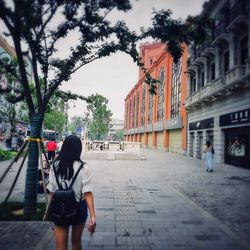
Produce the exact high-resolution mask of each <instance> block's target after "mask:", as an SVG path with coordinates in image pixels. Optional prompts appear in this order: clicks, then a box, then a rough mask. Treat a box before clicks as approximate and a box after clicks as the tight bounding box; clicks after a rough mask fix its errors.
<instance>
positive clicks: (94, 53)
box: [0, 0, 138, 215]
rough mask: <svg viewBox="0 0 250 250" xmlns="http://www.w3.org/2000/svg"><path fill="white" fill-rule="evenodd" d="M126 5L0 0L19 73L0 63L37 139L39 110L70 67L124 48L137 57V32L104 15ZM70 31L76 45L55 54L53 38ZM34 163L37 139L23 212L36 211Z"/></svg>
mask: <svg viewBox="0 0 250 250" xmlns="http://www.w3.org/2000/svg"><path fill="white" fill-rule="evenodd" d="M130 8H131V5H130V2H129V0H124V1H116V0H111V1H106V0H98V1H94V0H87V1H86V0H79V1H64V0H57V1H51V0H42V1H41V0H32V1H30V0H19V1H13V3H11V4H9V5H8V4H7V1H6V2H5V1H3V0H1V1H0V18H1V19H2V21H3V22H4V24H5V26H6V28H7V30H8V33H7V34H6V33H5V34H6V35H10V36H11V37H12V40H13V44H14V47H15V51H16V55H17V62H18V73H19V75H18V74H17V73H16V72H15V70H14V65H13V64H12V63H11V62H8V63H6V62H4V61H3V60H1V59H0V66H1V67H3V68H5V69H6V70H8V72H9V73H10V74H12V76H13V77H15V78H16V80H17V81H19V83H20V85H21V88H20V92H21V93H22V97H23V98H25V101H26V103H27V106H28V109H29V121H30V124H31V138H40V136H41V127H42V124H43V120H44V113H45V111H46V108H47V106H48V104H49V102H50V99H51V97H52V95H53V94H54V93H55V91H56V90H57V89H58V88H59V86H60V85H61V84H62V83H63V82H67V81H69V80H70V77H71V75H72V74H73V73H74V72H76V71H77V70H79V69H80V68H81V67H83V66H84V65H86V64H88V63H91V62H92V61H94V60H97V59H99V58H102V57H106V56H109V55H111V54H112V53H115V52H116V51H123V52H125V53H128V54H130V55H131V56H132V57H133V59H134V60H135V61H136V60H138V54H137V51H136V41H137V40H138V38H137V36H136V34H134V33H131V32H130V31H129V29H128V28H127V27H126V25H125V23H124V22H122V21H118V22H117V23H116V24H114V25H112V24H111V23H110V22H108V21H107V20H106V16H107V15H108V14H109V13H110V12H111V11H112V10H113V9H117V10H119V11H127V10H129V9H130ZM58 13H61V14H60V20H61V22H60V23H59V24H58V25H54V24H56V23H58V20H57V19H56V17H57V16H58V15H59V14H58ZM52 23H53V25H51V24H52ZM53 26H54V27H53ZM72 32H77V34H78V35H79V39H78V44H77V45H76V46H74V47H70V53H69V55H68V56H66V57H65V58H56V56H55V55H56V46H57V44H58V41H59V40H60V41H61V40H63V39H66V38H67V37H69V36H71V34H72ZM74 34H76V33H74ZM70 46H71V44H70ZM28 53H29V54H30V58H31V65H32V71H33V72H32V73H33V76H34V93H35V98H34V97H32V94H31V92H32V90H31V88H32V87H31V85H29V82H28V74H27V70H26V68H25V61H24V55H27V54H28ZM61 94H62V93H61ZM64 97H65V99H67V98H68V99H69V98H73V99H76V98H78V97H79V98H82V99H83V100H86V99H87V98H84V97H83V96H79V95H71V93H64ZM37 168H38V146H37V142H36V141H30V144H29V159H28V167H27V173H26V183H25V203H24V213H25V214H26V215H30V214H32V213H33V212H35V211H36V200H37V192H36V189H37Z"/></svg>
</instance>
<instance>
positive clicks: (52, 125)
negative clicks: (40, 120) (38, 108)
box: [44, 110, 65, 133]
mask: <svg viewBox="0 0 250 250" xmlns="http://www.w3.org/2000/svg"><path fill="white" fill-rule="evenodd" d="M64 126H65V115H64V113H62V112H60V111H57V110H53V111H50V112H49V113H45V117H44V127H45V128H46V129H51V130H55V131H57V132H59V133H62V132H63V130H64Z"/></svg>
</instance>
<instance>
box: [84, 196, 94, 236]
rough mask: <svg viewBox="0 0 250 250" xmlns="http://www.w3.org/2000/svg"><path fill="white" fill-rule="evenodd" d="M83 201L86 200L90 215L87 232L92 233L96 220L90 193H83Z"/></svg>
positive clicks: (92, 197) (92, 198)
mask: <svg viewBox="0 0 250 250" xmlns="http://www.w3.org/2000/svg"><path fill="white" fill-rule="evenodd" d="M84 199H85V200H86V203H87V206H88V210H89V214H90V224H89V231H90V232H93V231H94V230H95V227H96V218H95V208H94V196H93V194H92V192H86V193H84Z"/></svg>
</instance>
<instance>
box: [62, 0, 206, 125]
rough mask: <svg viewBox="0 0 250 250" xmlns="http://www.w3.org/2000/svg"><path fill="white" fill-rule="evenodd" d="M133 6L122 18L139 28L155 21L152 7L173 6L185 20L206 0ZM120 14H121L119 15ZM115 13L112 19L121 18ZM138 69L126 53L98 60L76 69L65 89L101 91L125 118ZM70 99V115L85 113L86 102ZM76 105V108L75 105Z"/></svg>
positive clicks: (146, 1)
mask: <svg viewBox="0 0 250 250" xmlns="http://www.w3.org/2000/svg"><path fill="white" fill-rule="evenodd" d="M131 2H132V3H133V8H132V10H131V11H129V12H128V13H121V12H119V19H123V20H125V21H126V23H127V25H128V26H129V28H130V29H132V30H135V31H138V30H139V28H140V27H142V26H143V27H147V26H149V25H150V23H151V18H152V9H153V8H155V9H156V10H160V9H171V10H172V11H173V17H175V18H179V17H180V18H182V19H185V18H186V17H187V16H188V15H196V14H199V13H200V11H201V9H202V5H203V3H204V2H205V0H140V1H134V0H132V1H131ZM116 15H117V14H116ZM116 15H115V14H112V16H111V18H112V20H117V19H118V17H117V16H116ZM138 80H139V79H138V68H137V66H136V64H135V63H133V61H132V59H131V58H130V57H129V56H128V55H125V54H123V53H120V52H119V53H117V54H114V55H112V56H110V57H107V58H104V59H100V60H97V61H95V62H92V63H91V64H89V65H87V66H84V68H82V69H80V70H79V71H78V72H76V73H75V74H74V75H73V76H72V79H71V80H70V81H69V82H68V83H65V84H64V85H63V87H62V89H64V90H68V89H69V90H71V91H72V92H75V93H79V94H82V95H84V96H88V95H91V94H95V93H99V94H101V95H103V96H105V97H106V98H108V100H109V104H108V106H109V109H110V110H111V111H112V113H113V118H118V119H122V120H123V119H124V99H125V97H126V95H127V94H128V93H129V91H130V90H131V88H132V87H133V86H134V85H135V84H136V83H137V81H138ZM74 103H75V104H73V102H70V110H69V115H70V116H71V117H72V116H74V115H83V112H84V109H85V104H84V102H82V101H76V102H74ZM74 106H75V107H74Z"/></svg>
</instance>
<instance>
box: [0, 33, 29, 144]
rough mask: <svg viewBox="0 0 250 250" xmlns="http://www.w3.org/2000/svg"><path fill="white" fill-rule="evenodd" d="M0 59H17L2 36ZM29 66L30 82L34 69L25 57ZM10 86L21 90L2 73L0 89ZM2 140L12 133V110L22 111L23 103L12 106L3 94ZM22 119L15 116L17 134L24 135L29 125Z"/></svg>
mask: <svg viewBox="0 0 250 250" xmlns="http://www.w3.org/2000/svg"><path fill="white" fill-rule="evenodd" d="M0 57H1V58H8V59H9V60H12V58H14V57H16V52H15V49H14V48H13V47H12V46H10V44H9V43H8V42H7V41H6V39H4V38H3V37H2V36H1V35H0ZM25 59H26V62H27V66H26V70H27V71H28V72H29V76H30V79H29V80H30V81H32V79H33V78H32V69H31V62H30V59H29V57H25ZM8 86H12V87H13V88H20V85H19V83H18V82H17V81H14V80H12V81H10V80H8V79H7V78H6V76H5V75H4V74H1V73H0V88H1V89H6V88H7V87H8ZM0 107H1V112H0V138H1V140H4V139H5V138H6V136H7V135H8V134H9V133H10V132H11V123H10V116H9V114H10V113H11V110H13V109H15V110H16V111H17V110H21V103H20V102H18V103H15V104H10V103H9V102H8V101H7V100H6V95H3V94H1V95H0ZM20 119H21V117H19V116H18V114H17V115H16V116H15V127H16V132H18V133H20V134H24V132H25V130H26V128H27V125H28V124H27V123H25V122H23V121H21V120H20Z"/></svg>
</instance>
